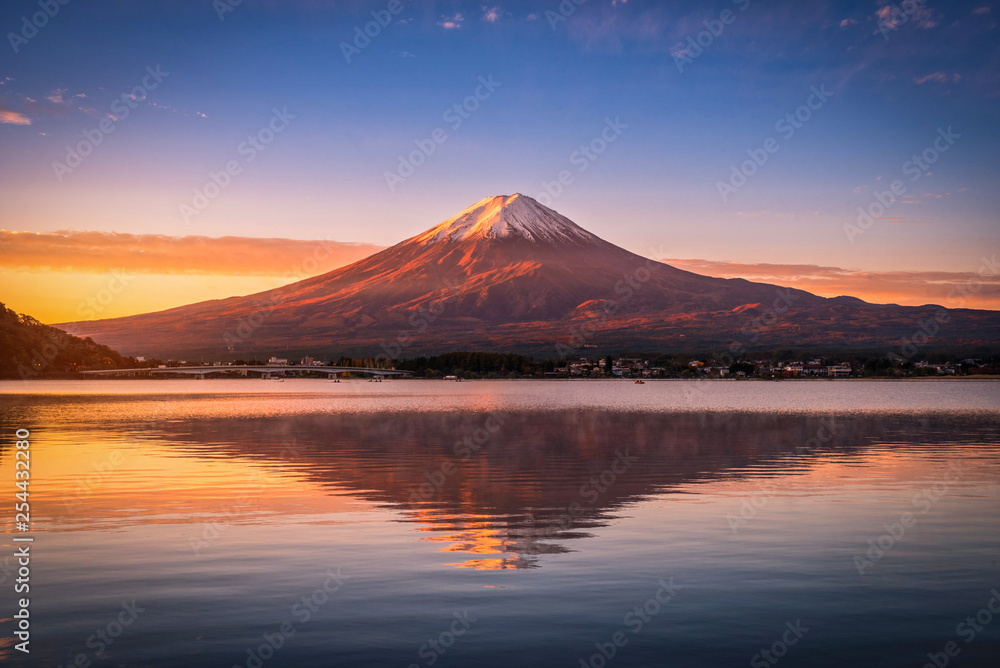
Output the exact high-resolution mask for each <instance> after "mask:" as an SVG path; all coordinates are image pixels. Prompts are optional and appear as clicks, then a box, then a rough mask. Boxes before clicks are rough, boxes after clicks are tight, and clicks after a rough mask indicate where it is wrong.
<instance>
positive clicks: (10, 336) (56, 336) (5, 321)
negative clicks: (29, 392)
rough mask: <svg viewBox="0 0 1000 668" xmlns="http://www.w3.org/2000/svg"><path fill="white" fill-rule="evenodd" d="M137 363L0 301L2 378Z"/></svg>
mask: <svg viewBox="0 0 1000 668" xmlns="http://www.w3.org/2000/svg"><path fill="white" fill-rule="evenodd" d="M133 363H134V361H133V360H127V359H125V358H123V357H122V356H121V355H119V354H118V353H117V352H115V351H114V350H112V349H111V348H108V347H107V346H102V345H100V344H97V343H94V342H93V341H91V340H90V339H80V338H77V337H75V336H71V335H70V334H67V333H66V332H64V331H62V330H60V329H56V328H55V327H49V326H48V325H43V324H42V323H40V322H38V321H37V320H35V319H34V318H32V317H31V316H29V315H23V314H20V315H19V314H18V313H16V312H15V311H12V310H11V309H9V308H7V307H6V306H5V305H4V304H0V378H20V379H21V380H27V379H29V378H44V377H52V376H59V375H62V374H69V373H72V372H74V371H79V370H83V369H121V368H124V367H128V366H130V365H132V364H133Z"/></svg>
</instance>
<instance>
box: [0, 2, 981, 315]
mask: <svg viewBox="0 0 1000 668" xmlns="http://www.w3.org/2000/svg"><path fill="white" fill-rule="evenodd" d="M40 6H43V7H44V6H49V3H48V2H46V1H45V0H43V1H42V2H41V5H40V4H39V2H38V0H33V1H27V0H10V1H9V2H6V3H4V5H3V7H2V9H0V33H2V34H3V35H4V40H3V43H2V44H0V155H2V156H3V160H2V161H0V229H2V230H4V231H5V232H4V233H3V234H0V268H2V272H3V273H2V274H0V300H2V301H5V302H6V303H7V304H8V305H9V306H11V307H12V308H15V310H18V311H23V312H27V313H30V314H32V315H35V316H36V317H38V318H39V319H42V320H43V321H46V322H60V321H67V320H80V319H86V318H87V317H88V316H86V315H85V314H86V313H91V312H93V311H94V309H92V308H86V307H84V306H83V303H84V302H85V301H86V300H87V299H90V298H94V297H95V295H98V294H101V293H102V292H105V291H106V289H107V285H108V284H110V283H112V282H113V281H115V278H114V274H113V271H114V270H115V269H121V268H123V267H126V266H127V267H128V270H129V272H132V275H134V276H136V278H135V279H134V280H131V281H129V282H128V285H127V287H125V288H123V289H122V290H120V291H119V292H117V293H114V294H115V298H114V299H113V300H111V301H110V302H109V303H108V304H106V305H104V308H102V309H101V311H100V312H99V315H100V317H107V316H109V315H124V314H127V313H137V312H143V311H149V310H155V309H158V308H166V307H168V306H175V305H180V304H183V303H188V302H191V301H197V300H200V299H207V298H217V297H224V296H228V295H230V294H246V293H250V292H254V291H257V290H262V289H266V288H269V287H275V286H276V285H280V284H282V283H286V282H288V281H289V280H292V277H293V276H295V275H296V271H294V269H295V266H296V263H295V262H292V263H291V265H289V264H287V263H285V261H284V260H282V261H281V262H277V261H276V260H275V259H274V258H285V257H286V251H287V250H288V248H293V247H294V244H293V245H292V246H282V250H280V251H275V250H273V249H274V248H275V246H274V244H275V243H276V242H274V241H273V240H275V239H286V240H292V241H300V242H310V243H316V242H317V240H326V241H328V242H329V241H334V242H339V243H345V244H370V245H372V246H374V247H384V246H389V245H392V244H394V243H397V242H399V241H401V240H402V239H404V238H407V237H410V236H413V235H415V234H417V233H419V232H421V231H423V230H425V229H427V228H429V227H432V226H433V225H435V224H437V223H438V222H440V221H442V220H444V219H446V218H449V217H451V216H452V215H454V214H456V213H457V212H459V211H461V210H462V209H464V208H466V207H467V206H469V205H470V204H472V203H474V202H476V201H478V200H480V199H482V198H483V197H486V196H490V195H498V194H511V193H515V192H520V193H524V194H526V195H529V196H532V197H535V198H536V199H538V200H539V201H541V202H542V203H543V204H546V205H548V206H551V207H552V208H554V209H556V210H557V211H559V212H560V213H562V214H564V215H566V216H568V217H569V218H571V219H572V220H574V221H575V222H576V223H578V224H579V225H581V226H583V227H584V228H586V229H588V230H590V231H592V232H594V233H595V234H598V235H599V236H601V237H603V238H605V239H607V240H608V241H611V242H613V243H615V244H618V245H620V246H623V247H625V248H628V249H629V250H632V251H634V252H637V253H640V254H642V255H646V256H650V257H656V258H658V259H659V258H671V259H676V260H677V264H678V266H684V267H685V268H692V267H701V268H703V269H704V271H705V272H706V273H709V272H710V271H711V272H712V273H714V275H733V276H736V275H739V276H745V277H748V278H755V277H761V276H766V275H773V276H780V277H783V278H784V282H785V283H794V284H796V285H798V286H799V287H805V288H806V289H815V290H816V291H818V292H819V293H820V294H827V292H830V291H849V294H856V295H858V296H861V297H863V298H871V299H872V300H874V301H897V302H898V303H914V304H920V303H927V302H931V301H935V300H936V301H937V303H942V299H941V297H940V293H941V290H942V289H941V285H944V286H945V288H944V291H945V292H946V291H947V286H948V285H950V282H953V281H955V282H960V281H962V280H965V279H966V278H967V277H968V276H970V275H973V274H975V272H977V270H978V269H979V268H980V267H982V266H983V259H984V258H986V259H989V258H991V257H993V256H994V255H995V254H996V252H997V250H1000V225H998V216H997V211H998V210H1000V209H998V206H997V205H998V203H1000V201H998V200H1000V193H998V191H997V188H996V187H995V182H996V176H997V167H998V164H997V160H998V158H997V156H998V155H1000V131H998V129H997V128H998V127H1000V124H998V121H1000V118H998V117H1000V106H998V102H1000V33H998V30H997V22H998V19H1000V4H996V3H994V2H991V1H982V2H948V3H945V2H932V1H931V0H926V1H925V2H913V3H905V4H902V5H895V4H889V3H887V2H885V1H884V0H879V1H872V0H864V1H857V2H851V1H845V2H824V1H822V0H821V1H818V2H808V3H803V2H797V1H795V2H784V1H777V0H771V1H769V2H763V1H762V0H716V1H712V2H703V1H702V2H686V1H677V2H643V1H641V0H586V1H584V2H581V3H580V4H576V2H575V1H574V0H563V1H562V2H559V1H557V0H545V1H539V2H503V3H500V4H493V3H487V4H483V3H482V2H459V1H456V2H432V1H426V0H424V1H407V0H397V1H390V0H384V1H383V0H377V1H374V2H367V1H360V0H359V1H346V2H333V1H324V0H281V1H279V0H243V1H242V2H238V3H236V0H216V1H215V2H212V1H209V0H202V1H194V0H190V1H189V0H129V1H126V0H105V1H96V2H82V1H81V0H68V1H67V2H66V3H65V4H59V3H58V2H56V3H55V5H52V6H56V7H57V11H56V10H53V9H52V8H51V7H50V9H49V11H50V13H54V15H53V16H51V17H50V16H46V15H44V14H39V13H38V12H42V11H43V9H40ZM38 26H40V27H38ZM366 29H367V31H368V34H367V35H366V34H365V30H366ZM456 105H457V106H456ZM789 114H790V115H791V116H790V117H789V116H788V115H789ZM921 156H923V157H921ZM914 158H916V160H915V159H914ZM754 160H756V162H754ZM894 182H895V183H896V184H897V188H896V190H897V192H896V193H895V194H893V193H892V185H893V183H894ZM880 197H881V202H880ZM862 213H864V214H866V215H865V216H862V218H861V222H860V223H859V216H861V215H862ZM867 216H870V218H869V217H867ZM14 232H16V233H18V234H16V235H15V234H12V233H14ZM27 233H31V235H38V236H37V237H32V236H25V235H26V234H27ZM93 234H98V235H99V234H104V235H105V237H106V239H107V243H105V242H103V241H97V242H95V241H94V239H95V238H98V237H93V236H87V235H93ZM122 235H125V236H122ZM175 237H177V238H184V237H192V238H193V240H194V241H196V240H197V239H202V240H204V239H210V240H216V241H215V242H212V243H213V244H214V245H212V248H213V249H214V251H213V252H215V253H216V254H217V256H218V257H219V258H222V257H223V256H230V255H232V256H238V255H239V253H241V252H246V251H247V249H248V248H254V247H255V248H258V249H259V251H258V254H259V256H258V258H257V259H256V260H251V261H249V262H244V263H236V262H232V261H229V260H226V261H223V260H221V259H220V261H219V264H218V267H211V266H208V267H206V266H204V265H197V266H191V263H190V262H189V261H188V258H187V256H186V252H185V251H184V250H183V248H184V244H185V243H188V244H190V243H192V239H188V240H187V241H186V242H185V241H184V240H183V239H179V240H176V243H174V244H173V245H172V247H173V248H175V250H176V252H170V253H162V252H160V250H162V246H163V245H164V243H166V242H164V239H165V238H166V239H170V238H175ZM81 239H86V240H87V243H88V244H90V245H89V246H88V248H89V249H90V250H89V251H87V252H90V253H92V254H94V255H95V256H96V257H99V258H101V259H100V261H94V262H90V263H83V265H81V263H80V261H79V259H78V258H77V259H73V257H69V256H67V255H66V253H67V252H70V255H72V253H76V252H78V249H77V250H72V249H71V251H67V250H66V248H67V245H69V246H71V247H74V246H75V245H76V244H77V242H79V241H80V240H81ZM122 239H128V240H130V241H129V242H128V243H129V244H132V245H131V246H128V244H126V246H127V247H123V246H122V243H120V242H121V241H122ZM67 240H69V241H67ZM147 243H148V244H152V246H150V247H148V248H147V247H146V246H144V244H147ZM45 244H51V245H50V246H49V247H46V246H45ZM227 244H229V245H227ZM255 244H256V246H255ZM167 245H171V244H169V243H168V244H167ZM26 247H31V248H33V249H34V251H33V252H31V253H29V252H26V251H25V248H26ZM39 248H41V250H39ZM345 248H347V249H348V250H350V249H351V248H353V249H354V251H356V250H357V248H358V247H345ZM365 248H369V247H367V246H366V247H365ZM177 249H180V250H177ZM125 256H128V257H130V258H131V259H127V260H126V259H122V258H123V257H125ZM251 256H253V253H251ZM338 257H341V258H342V259H343V261H345V262H346V261H348V260H349V259H350V253H347V254H344V255H342V256H341V255H338ZM136 258H139V259H138V260H136ZM684 263H687V264H684ZM279 265H280V266H279ZM775 267H777V268H775ZM796 268H799V269H796ZM755 272H756V273H755ZM808 277H812V278H811V279H809V280H807V278H808ZM824 277H826V278H829V279H831V280H829V281H828V282H827V283H823V280H826V279H825V278H824ZM832 277H836V280H833V278H832ZM852 277H853V278H852ZM813 279H817V280H813ZM820 279H821V280H820ZM854 279H857V280H854ZM810 280H811V281H812V282H809V281H810ZM119 283H121V281H119V282H118V283H116V284H115V285H118V284H119ZM816 286H819V287H816ZM823 286H826V287H823ZM935 286H936V287H935ZM824 290H827V292H824ZM837 293H838V294H840V293H842V292H837ZM832 294H833V293H832V292H831V294H830V296H832ZM979 300H980V301H979V302H978V303H977V305H978V306H980V307H984V308H1000V286H998V285H997V283H996V281H993V282H990V283H989V284H988V285H987V288H986V289H984V290H982V291H981V292H980V293H979Z"/></svg>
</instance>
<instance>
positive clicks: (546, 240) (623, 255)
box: [59, 194, 1000, 360]
mask: <svg viewBox="0 0 1000 668" xmlns="http://www.w3.org/2000/svg"><path fill="white" fill-rule="evenodd" d="M59 326H60V327H62V328H64V329H66V330H67V331H69V332H71V333H73V334H76V335H78V336H90V337H92V338H93V339H94V340H95V341H98V342H99V343H104V344H107V345H109V346H111V347H112V348H115V349H117V350H119V351H121V352H122V353H125V354H131V355H146V356H156V357H161V358H167V357H172V358H175V359H176V358H184V359H188V360H191V359H197V358H198V356H199V355H201V356H204V358H205V359H208V358H209V357H211V358H212V359H234V358H238V357H247V356H250V355H256V356H260V355H271V354H276V353H281V354H282V355H284V354H286V353H288V354H298V353H311V354H314V355H341V354H343V355H352V356H361V355H379V354H381V355H384V356H386V357H390V358H402V357H414V356H416V355H420V354H434V353H440V352H446V351H457V350H481V351H499V352H521V353H528V354H534V355H538V356H547V357H556V356H561V355H574V354H587V351H588V350H590V351H593V350H594V349H597V350H599V351H602V352H609V353H610V352H623V351H635V352H653V351H661V352H671V351H689V352H696V351H697V352H700V351H704V352H712V353H715V354H717V355H721V354H723V353H726V352H729V353H730V354H734V355H736V356H738V355H739V354H740V353H742V352H744V351H749V350H762V349H778V348H786V347H788V348H796V349H802V348H814V349H821V348H822V349H832V350H845V349H857V350H865V351H869V352H877V353H879V354H881V353H886V354H888V353H891V352H896V353H897V354H901V355H904V356H905V355H906V354H907V351H910V350H911V348H906V350H905V351H904V348H905V347H906V344H907V342H909V341H911V340H912V339H913V337H914V335H917V337H918V338H917V343H916V344H915V345H917V346H918V347H921V348H920V349H921V350H930V349H944V348H946V349H949V350H952V351H954V350H956V349H963V350H970V351H972V350H974V349H975V348H976V347H977V346H984V345H985V346H989V345H995V344H997V343H998V342H1000V313H998V312H996V311H975V310H970V309H953V310H948V311H944V310H943V309H942V308H941V307H939V306H933V305H928V306H920V307H904V306H895V305H875V304H868V303H866V302H863V301H861V300H860V299H855V298H853V297H836V298H832V299H827V298H823V297H818V296H816V295H813V294H810V293H808V292H804V291H802V290H794V289H791V288H784V287H779V286H775V285H767V284H764V283H752V282H749V281H746V280H743V279H721V278H712V277H709V276H701V275H699V274H693V273H690V272H687V271H682V270H680V269H677V268H675V267H671V266H669V265H666V264H663V263H661V262H655V261H653V260H650V259H647V258H644V257H641V256H639V255H636V254H634V253H631V252H629V251H627V250H625V249H623V248H619V247H618V246H615V245H614V244H611V243H608V242H607V241H604V240H603V239H600V238H599V237H597V236H595V235H593V234H591V233H590V232H588V231H586V230H584V229H583V228H581V227H579V226H578V225H576V224H575V223H573V222H572V221H571V220H569V219H568V218H565V217H564V216H561V215H559V214H558V213H556V212H555V211H553V210H552V209H549V208H547V207H545V206H542V205H541V204H539V203H538V202H536V201H535V200H533V199H531V198H530V197H526V196H524V195H519V194H515V195H510V196H497V197H488V198H486V199H484V200H481V201H479V202H477V203H475V204H473V205H472V206H471V207H469V208H468V209H466V210H465V211H463V212H462V213H460V214H458V215H457V216H455V217H454V218H450V219H448V220H446V221H444V222H443V223H441V224H440V225H437V226H435V227H432V228H431V229H429V230H427V231H426V232H424V233H422V234H418V235H417V236H415V237H411V238H410V239H407V240H406V241H403V242H401V243H399V244H396V245H395V246H392V247H391V248H387V249H386V250H383V251H381V252H379V253H376V254H374V255H372V256H370V257H368V258H365V259H364V260H360V261H358V262H355V263H354V264H351V265H348V266H346V267H341V268H340V269H336V270H334V271H331V272H329V273H327V274H323V275H321V276H315V277H313V278H310V279H307V280H304V281H299V282H297V283H293V284H291V285H288V286H285V287H282V288H278V289H275V290H270V291H267V292H261V293H258V294H254V295H249V296H245V297H231V298H229V299H221V300H213V301H207V302H201V303H197V304H191V305H188V306H182V307H179V308H174V309H170V310H167V311H160V312H157V313H148V314H144V315H137V316H129V317H125V318H114V319H109V320H97V321H90V322H74V323H68V324H62V325H59ZM921 332H926V334H927V335H926V336H925V335H922V334H921Z"/></svg>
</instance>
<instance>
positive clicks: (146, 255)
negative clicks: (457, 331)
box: [0, 230, 381, 276]
mask: <svg viewBox="0 0 1000 668" xmlns="http://www.w3.org/2000/svg"><path fill="white" fill-rule="evenodd" d="M379 250H381V248H380V247H378V246H372V245H369V244H349V243H338V242H335V241H299V240H295V239H257V238H250V237H220V238H211V237H201V236H186V237H170V236H164V235H158V234H144V235H135V234H120V233H117V232H76V231H64V232H51V233H43V234H36V233H33V232H10V231H7V230H0V267H2V268H3V269H6V270H10V271H31V272H37V271H47V272H108V271H112V270H124V271H131V272H138V273H151V274H210V275H216V276H290V275H301V274H303V273H305V274H308V275H316V274H322V273H325V272H327V271H332V270H333V269H336V268H337V267H342V266H344V265H347V264H350V263H352V262H355V261H357V260H360V259H362V258H364V257H367V256H369V255H371V254H372V253H374V252H376V251H379Z"/></svg>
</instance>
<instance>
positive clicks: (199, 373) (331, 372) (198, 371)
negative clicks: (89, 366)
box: [80, 364, 413, 378]
mask: <svg viewBox="0 0 1000 668" xmlns="http://www.w3.org/2000/svg"><path fill="white" fill-rule="evenodd" d="M251 371H253V372H255V373H259V374H261V375H262V376H263V377H264V378H270V377H271V375H272V374H276V373H287V372H289V371H292V372H297V371H310V372H316V373H320V374H325V375H326V376H327V377H329V378H335V377H336V376H339V375H340V374H343V373H359V374H368V375H372V376H378V377H383V376H412V375H413V372H412V371H396V370H395V369H374V368H371V367H353V366H318V365H317V366H312V365H308V366H307V365H301V366H278V365H272V364H266V365H264V364H262V365H229V366H214V365H213V366H176V367H167V368H163V369H160V368H157V369H149V368H141V369H101V370H99V371H81V372H80V373H81V374H86V375H89V376H123V375H124V376H129V375H132V376H134V375H136V374H147V373H148V374H151V375H152V374H168V373H169V374H180V375H186V376H195V377H196V378H204V377H205V376H207V375H208V374H210V373H233V372H235V373H237V374H239V375H241V376H246V375H248V374H249V372H251Z"/></svg>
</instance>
